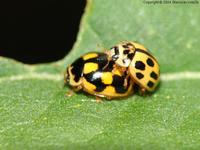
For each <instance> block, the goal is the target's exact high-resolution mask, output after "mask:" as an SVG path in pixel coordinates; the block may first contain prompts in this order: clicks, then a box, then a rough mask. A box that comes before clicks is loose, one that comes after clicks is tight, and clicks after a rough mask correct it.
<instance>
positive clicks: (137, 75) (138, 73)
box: [136, 72, 144, 79]
mask: <svg viewBox="0 0 200 150" xmlns="http://www.w3.org/2000/svg"><path fill="white" fill-rule="evenodd" d="M136 77H137V78H138V79H142V78H143V77H144V75H143V74H142V73H140V72H137V73H136Z"/></svg>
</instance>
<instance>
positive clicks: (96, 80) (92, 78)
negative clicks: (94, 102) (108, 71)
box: [84, 71, 107, 92]
mask: <svg viewBox="0 0 200 150" xmlns="http://www.w3.org/2000/svg"><path fill="white" fill-rule="evenodd" d="M98 73H102V72H101V71H95V72H91V73H88V74H84V78H85V79H86V80H87V81H88V82H89V83H91V84H93V85H95V86H96V89H95V91H96V92H102V91H103V90H104V89H105V88H106V86H107V85H106V84H104V83H103V82H102V80H101V76H99V75H97V74H98Z"/></svg>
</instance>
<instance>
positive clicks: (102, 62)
mask: <svg viewBox="0 0 200 150" xmlns="http://www.w3.org/2000/svg"><path fill="white" fill-rule="evenodd" d="M97 54H98V56H97V57H94V58H90V59H88V60H86V61H85V62H84V63H88V62H92V63H96V64H98V69H102V68H103V67H105V66H106V65H107V64H108V56H107V55H106V54H104V53H97Z"/></svg>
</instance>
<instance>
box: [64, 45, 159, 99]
mask: <svg viewBox="0 0 200 150" xmlns="http://www.w3.org/2000/svg"><path fill="white" fill-rule="evenodd" d="M159 77H160V71H159V64H158V62H157V60H156V59H155V58H154V57H153V56H152V55H151V54H150V53H149V52H148V50H147V49H146V48H145V47H144V46H143V45H140V44H138V43H135V42H122V43H120V44H117V45H116V46H114V47H112V48H111V49H110V50H106V51H105V52H104V53H98V52H90V53H87V54H85V55H83V56H81V57H80V58H78V59H77V60H75V61H74V62H73V63H72V64H71V65H69V66H68V67H67V70H66V73H65V84H69V85H70V86H71V87H72V88H73V90H74V91H79V90H83V91H85V92H87V93H89V94H92V95H95V96H98V97H106V98H108V99H111V98H119V97H125V96H129V95H131V94H132V93H133V92H134V86H139V89H140V91H141V92H142V93H145V92H152V91H154V90H155V88H156V86H157V85H158V83H159Z"/></svg>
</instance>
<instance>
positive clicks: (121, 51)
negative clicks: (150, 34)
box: [105, 41, 160, 93]
mask: <svg viewBox="0 0 200 150" xmlns="http://www.w3.org/2000/svg"><path fill="white" fill-rule="evenodd" d="M105 53H106V54H107V55H108V57H109V58H110V59H111V60H113V61H115V63H116V65H118V66H119V67H121V69H122V70H127V71H128V74H129V75H130V76H131V78H132V79H133V81H134V82H135V83H137V84H138V85H139V87H140V90H141V91H142V93H144V92H145V91H148V92H153V91H154V90H155V88H156V86H157V85H158V83H159V79H160V67H159V64H158V61H157V60H156V58H155V57H153V56H152V55H151V54H150V52H149V51H148V50H147V49H146V48H145V47H144V46H143V45H141V44H138V43H135V42H129V41H125V42H122V43H119V44H117V45H116V46H114V47H112V48H111V49H110V50H109V51H106V52H105Z"/></svg>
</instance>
